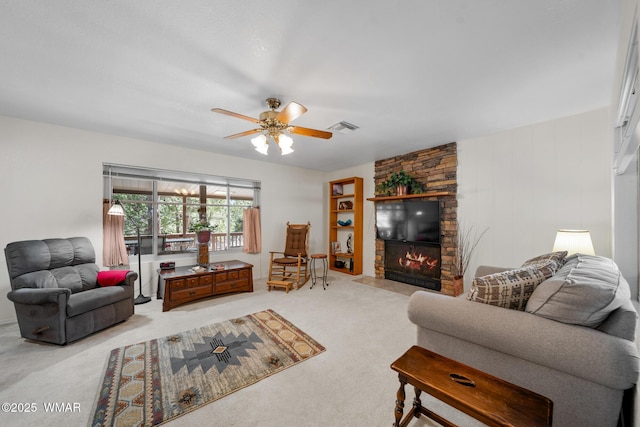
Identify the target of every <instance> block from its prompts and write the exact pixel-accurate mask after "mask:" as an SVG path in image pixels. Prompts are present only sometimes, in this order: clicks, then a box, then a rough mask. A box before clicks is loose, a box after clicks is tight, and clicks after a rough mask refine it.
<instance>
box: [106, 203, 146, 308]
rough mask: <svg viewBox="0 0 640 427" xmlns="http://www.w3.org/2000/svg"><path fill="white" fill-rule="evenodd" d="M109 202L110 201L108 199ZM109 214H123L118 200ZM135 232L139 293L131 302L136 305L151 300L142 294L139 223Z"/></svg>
mask: <svg viewBox="0 0 640 427" xmlns="http://www.w3.org/2000/svg"><path fill="white" fill-rule="evenodd" d="M109 203H111V201H109ZM108 214H109V215H115V216H124V209H123V208H122V204H120V201H118V200H116V201H115V202H114V204H113V205H111V207H110V208H109V212H108ZM136 233H137V235H138V247H137V252H138V284H139V295H138V296H137V297H136V299H134V300H133V303H134V304H136V305H139V304H146V303H148V302H149V301H151V297H146V296H144V295H143V294H142V259H141V256H142V239H141V238H140V225H139V224H136Z"/></svg>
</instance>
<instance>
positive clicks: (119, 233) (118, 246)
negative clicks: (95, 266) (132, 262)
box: [102, 200, 129, 267]
mask: <svg viewBox="0 0 640 427" xmlns="http://www.w3.org/2000/svg"><path fill="white" fill-rule="evenodd" d="M110 207H111V206H110V204H109V201H108V200H105V201H104V202H103V203H102V264H103V265H104V266H105V267H115V266H118V265H129V256H128V255H127V247H126V246H125V244H124V217H123V216H116V215H108V214H107V212H109V208H110Z"/></svg>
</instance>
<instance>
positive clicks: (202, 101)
mask: <svg viewBox="0 0 640 427" xmlns="http://www.w3.org/2000/svg"><path fill="white" fill-rule="evenodd" d="M619 10H620V0H482V1H480V0H404V1H400V0H395V1H394V0H387V1H379V0H374V1H371V0H366V1H365V0H357V1H356V0H348V1H345V0H340V1H338V0H323V1H301V0H291V1H287V0H271V1H259V0H208V1H207V0H189V1H186V0H185V1H174V0H135V1H131V0H108V1H107V0H57V1H52V0H20V1H11V0H0V58H1V59H0V114H2V115H6V116H12V117H18V118H25V119H31V120H37V121H42V122H48V123H55V124H60V125H65V126H72V127H76V128H81V129H88V130H92V131H98V132H104V133H108V134H114V135H124V136H130V137H135V138H142V139H147V140H151V141H156V142H161V143H166V144H171V145H179V146H185V147H190V148H194V149H198V150H206V151H212V152H216V153H223V154H228V155H232V156H239V157H246V158H251V159H257V160H266V161H269V162H273V163H279V164H287V165H293V166H299V167H303V168H309V169H316V170H322V171H332V170H338V169H342V168H345V167H348V166H351V165H357V164H362V163H366V162H371V161H374V160H379V159H383V158H387V157H392V156H394V155H397V154H404V153H408V152H411V151H415V150H420V149H424V148H426V147H431V146H435V145H440V144H443V143H448V142H452V141H457V140H461V139H464V138H471V137H478V136H482V135H487V134H491V133H495V132H498V131H501V130H505V129H511V128H514V127H518V126H522V125H527V124H531V123H536V122H540V121H545V120H548V119H552V118H557V117H563V116H567V115H571V114H576V113H580V112H584V111H589V110H592V109H596V108H600V107H604V106H607V105H608V104H609V103H610V99H611V95H612V91H613V87H612V84H613V75H614V66H615V55H616V51H617V47H616V46H617V37H618V31H619V21H620V19H619ZM271 96H276V97H279V98H280V99H281V100H282V102H283V106H284V105H285V104H286V103H288V102H289V101H292V100H293V101H297V102H299V103H301V104H303V105H304V106H306V107H307V108H308V109H309V111H308V112H307V113H306V114H305V115H304V116H302V117H300V118H298V119H297V120H296V121H295V122H293V124H295V125H298V126H304V127H310V128H316V129H326V128H328V127H329V126H331V125H333V124H335V123H337V122H340V121H347V122H350V123H353V124H356V125H358V126H360V129H358V130H357V131H356V132H355V133H352V134H340V133H334V136H333V138H332V139H330V140H323V139H316V138H309V137H302V136H297V135H294V136H293V139H294V141H295V142H294V146H293V147H294V149H295V152H294V153H292V154H290V155H288V156H281V155H280V154H279V152H278V150H277V149H276V148H275V147H272V148H271V149H270V152H269V155H268V156H267V157H265V156H263V155H261V154H259V153H257V152H256V151H254V150H253V146H252V145H251V142H250V138H251V137H244V138H240V139H234V140H225V139H223V137H224V136H226V135H230V134H233V133H238V132H242V131H245V130H249V129H252V128H254V127H255V125H253V124H252V123H250V122H248V121H243V120H240V119H237V118H233V117H229V116H224V115H221V114H214V113H212V112H210V109H211V108H212V107H220V108H223V109H227V110H231V111H234V112H238V113H241V114H244V115H248V116H252V117H258V116H259V114H260V112H262V111H264V110H267V107H266V104H265V102H264V100H265V99H266V98H267V97H271Z"/></svg>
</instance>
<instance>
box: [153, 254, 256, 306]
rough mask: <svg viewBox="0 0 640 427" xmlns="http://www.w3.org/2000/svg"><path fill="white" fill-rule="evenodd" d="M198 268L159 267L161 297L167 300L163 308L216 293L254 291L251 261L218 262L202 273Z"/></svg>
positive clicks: (158, 296)
mask: <svg viewBox="0 0 640 427" xmlns="http://www.w3.org/2000/svg"><path fill="white" fill-rule="evenodd" d="M194 267H197V266H195V265H193V266H189V267H176V268H175V269H171V270H158V294H157V298H158V299H162V300H163V301H162V311H169V310H171V309H172V308H174V307H177V306H179V305H182V304H186V303H188V302H191V301H195V300H198V299H201V298H208V297H211V296H213V295H220V294H226V293H230V292H253V270H252V269H253V265H251V264H247V263H246V262H242V261H237V260H233V261H223V262H217V263H213V264H209V268H208V269H207V270H206V271H203V272H200V273H196V272H194V271H193V268H194ZM218 267H220V268H218Z"/></svg>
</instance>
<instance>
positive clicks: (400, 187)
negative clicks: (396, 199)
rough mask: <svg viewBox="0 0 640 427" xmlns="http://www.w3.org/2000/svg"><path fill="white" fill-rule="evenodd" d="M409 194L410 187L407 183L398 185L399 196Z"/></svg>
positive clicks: (397, 192) (397, 193)
mask: <svg viewBox="0 0 640 427" xmlns="http://www.w3.org/2000/svg"><path fill="white" fill-rule="evenodd" d="M407 194H409V188H408V187H407V186H406V185H398V186H397V187H396V195H397V196H406V195H407Z"/></svg>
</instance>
